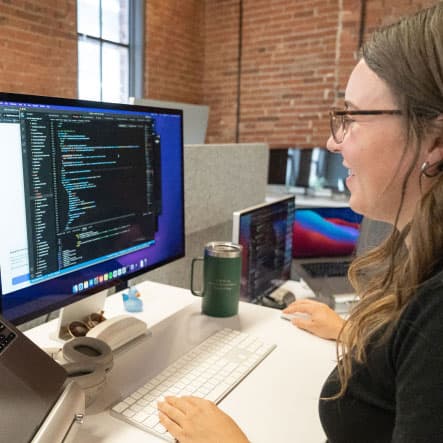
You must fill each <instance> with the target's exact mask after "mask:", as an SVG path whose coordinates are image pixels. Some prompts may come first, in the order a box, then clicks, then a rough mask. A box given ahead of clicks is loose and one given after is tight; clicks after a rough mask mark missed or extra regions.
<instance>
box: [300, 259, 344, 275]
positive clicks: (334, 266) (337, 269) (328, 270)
mask: <svg viewBox="0 0 443 443" xmlns="http://www.w3.org/2000/svg"><path fill="white" fill-rule="evenodd" d="M350 264H351V262H316V263H303V264H302V265H301V266H302V267H303V269H304V270H305V271H306V272H307V273H308V274H309V276H310V277H312V278H318V277H346V276H347V275H348V269H349V265H350Z"/></svg>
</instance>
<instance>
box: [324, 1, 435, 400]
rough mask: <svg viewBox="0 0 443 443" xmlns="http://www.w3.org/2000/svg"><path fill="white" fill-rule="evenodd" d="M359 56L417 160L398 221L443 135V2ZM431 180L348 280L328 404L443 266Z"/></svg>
mask: <svg viewBox="0 0 443 443" xmlns="http://www.w3.org/2000/svg"><path fill="white" fill-rule="evenodd" d="M362 57H363V58H364V60H365V62H366V64H367V65H368V66H369V68H370V69H371V70H373V71H374V72H375V73H376V74H377V75H378V76H379V77H380V78H381V79H383V80H384V81H385V82H386V83H387V85H388V86H389V88H390V89H391V91H392V92H393V93H394V96H395V98H396V100H397V102H398V106H399V109H401V110H402V113H403V115H404V116H405V124H406V128H407V142H406V145H405V147H404V151H403V157H402V159H404V158H406V152H408V150H412V153H413V155H412V158H413V159H412V161H411V163H410V165H409V168H408V171H407V172H406V174H405V177H404V180H403V183H402V193H401V199H400V202H399V207H398V210H397V220H398V218H399V215H400V212H401V210H402V206H403V200H404V196H405V193H406V188H407V186H408V184H409V181H411V180H410V178H411V174H412V171H413V170H414V169H416V168H417V161H418V158H419V155H420V151H421V144H422V141H423V139H424V137H425V136H426V135H428V134H429V133H430V131H435V133H436V134H440V136H441V137H443V129H442V126H443V121H440V119H439V118H438V117H439V116H441V115H443V2H439V3H438V4H436V5H435V6H433V7H431V8H429V9H426V10H423V11H420V12H419V13H417V14H416V15H414V16H411V17H407V18H404V19H402V20H401V21H400V22H398V23H396V24H394V25H390V26H387V27H385V28H382V29H380V30H378V31H376V32H375V33H374V34H373V35H372V36H371V38H370V40H369V41H368V42H367V43H366V44H365V45H364V47H363V48H362ZM437 118H438V119H437ZM439 124H440V126H439ZM437 131H438V132H437ZM402 159H401V160H400V161H402ZM424 179H427V180H428V178H424ZM432 180H433V184H432V187H431V189H430V190H429V191H427V192H426V193H425V194H424V195H422V197H421V199H420V201H419V203H418V206H417V208H416V211H415V214H414V215H413V218H412V220H411V221H410V223H409V224H408V225H407V226H405V227H404V228H403V229H402V230H398V229H397V228H396V226H397V220H396V222H395V225H394V228H393V231H392V234H391V235H390V236H389V238H388V239H387V240H385V241H384V242H383V244H381V245H380V246H379V247H377V248H376V249H373V250H372V251H370V252H369V253H367V254H366V255H365V256H362V257H360V258H357V259H356V260H355V261H354V262H353V264H352V266H351V267H350V270H349V279H350V281H351V283H352V285H353V286H354V288H355V290H356V292H357V294H358V295H359V296H360V302H359V303H358V304H357V305H356V306H355V307H354V309H353V310H352V312H351V314H350V316H349V319H348V320H347V321H346V323H345V325H344V327H343V329H342V331H341V333H340V337H339V340H338V341H337V357H338V359H339V362H338V374H339V377H340V382H341V388H340V391H339V392H338V393H337V394H336V395H335V396H333V397H331V399H334V398H338V397H340V396H342V395H343V394H344V393H345V391H346V389H347V386H348V382H349V379H350V377H351V375H352V367H353V362H354V361H355V362H357V363H364V362H365V361H366V358H367V351H368V346H377V345H379V344H380V343H383V342H385V341H386V340H387V339H388V338H389V337H390V335H391V334H392V333H393V331H394V329H395V327H396V324H397V322H398V319H399V317H400V316H401V314H402V312H403V311H404V309H405V308H406V306H407V305H408V303H409V302H410V301H411V299H412V297H413V296H414V294H415V292H416V290H417V288H418V287H419V286H420V285H421V284H422V283H423V282H424V281H425V280H426V279H428V278H429V277H430V275H432V273H433V272H435V270H436V267H437V266H442V259H443V224H442V220H443V174H442V173H440V174H439V175H437V176H436V177H435V178H433V179H432ZM410 185H413V186H415V185H416V186H421V182H420V183H417V184H415V183H412V184H410ZM406 237H407V239H408V247H406V243H405V239H406Z"/></svg>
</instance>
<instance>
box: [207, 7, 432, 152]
mask: <svg viewBox="0 0 443 443" xmlns="http://www.w3.org/2000/svg"><path fill="white" fill-rule="evenodd" d="M435 3H436V2H435V0H434V1H426V0H409V1H408V0H368V1H367V9H366V20H365V25H366V30H367V31H368V32H370V31H371V30H373V29H374V28H375V27H377V26H379V25H380V24H386V23H388V22H392V21H395V20H396V19H398V18H399V17H400V16H401V15H404V14H408V13H412V12H414V11H416V10H418V9H421V8H423V7H426V6H429V5H432V4H435ZM239 4H240V1H239V0H237V1H230V0H207V1H206V10H205V71H204V101H205V102H206V103H208V104H209V105H210V106H211V111H210V123H209V133H208V141H210V142H232V141H236V134H237V129H238V133H239V137H238V141H240V142H252V141H266V142H268V143H269V144H270V145H271V147H288V146H297V147H313V146H322V145H324V144H325V141H326V139H327V137H328V136H329V128H328V122H327V111H328V109H329V108H330V106H331V105H333V104H337V103H339V102H340V100H341V99H342V96H343V93H344V88H345V86H346V81H347V78H348V76H349V73H350V71H351V69H352V67H353V66H354V64H355V61H356V59H357V50H358V41H359V34H360V6H361V1H360V0H243V21H242V41H241V43H242V61H241V75H240V119H239V121H238V120H237V104H238V96H237V94H236V89H237V86H238V81H237V80H238V72H239V71H238V67H239V61H238V43H239V40H238V39H239V32H238V29H239V11H240V7H239Z"/></svg>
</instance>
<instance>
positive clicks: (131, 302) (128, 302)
mask: <svg viewBox="0 0 443 443" xmlns="http://www.w3.org/2000/svg"><path fill="white" fill-rule="evenodd" d="M139 296H140V294H139V292H138V291H137V288H135V287H134V286H133V287H131V288H129V290H128V293H126V292H124V293H123V294H122V297H123V305H124V306H125V310H126V311H128V312H141V311H143V301H142V300H140V298H139Z"/></svg>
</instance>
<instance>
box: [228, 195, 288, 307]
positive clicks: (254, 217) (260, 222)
mask: <svg viewBox="0 0 443 443" xmlns="http://www.w3.org/2000/svg"><path fill="white" fill-rule="evenodd" d="M294 213H295V199H294V196H286V197H283V198H279V199H277V200H273V201H270V202H265V203H262V204H259V205H256V206H252V207H249V208H246V209H243V210H241V211H236V212H234V214H233V229H232V241H233V242H234V243H237V244H240V245H242V246H243V252H242V254H243V255H242V277H241V289H240V298H241V299H242V300H244V301H248V302H252V303H261V302H262V301H263V299H264V297H267V296H270V295H271V294H272V293H273V292H274V291H275V290H277V289H278V288H279V287H280V286H281V285H282V284H283V283H285V282H286V281H287V280H288V279H289V278H290V276H291V264H292V230H293V223H294Z"/></svg>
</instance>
